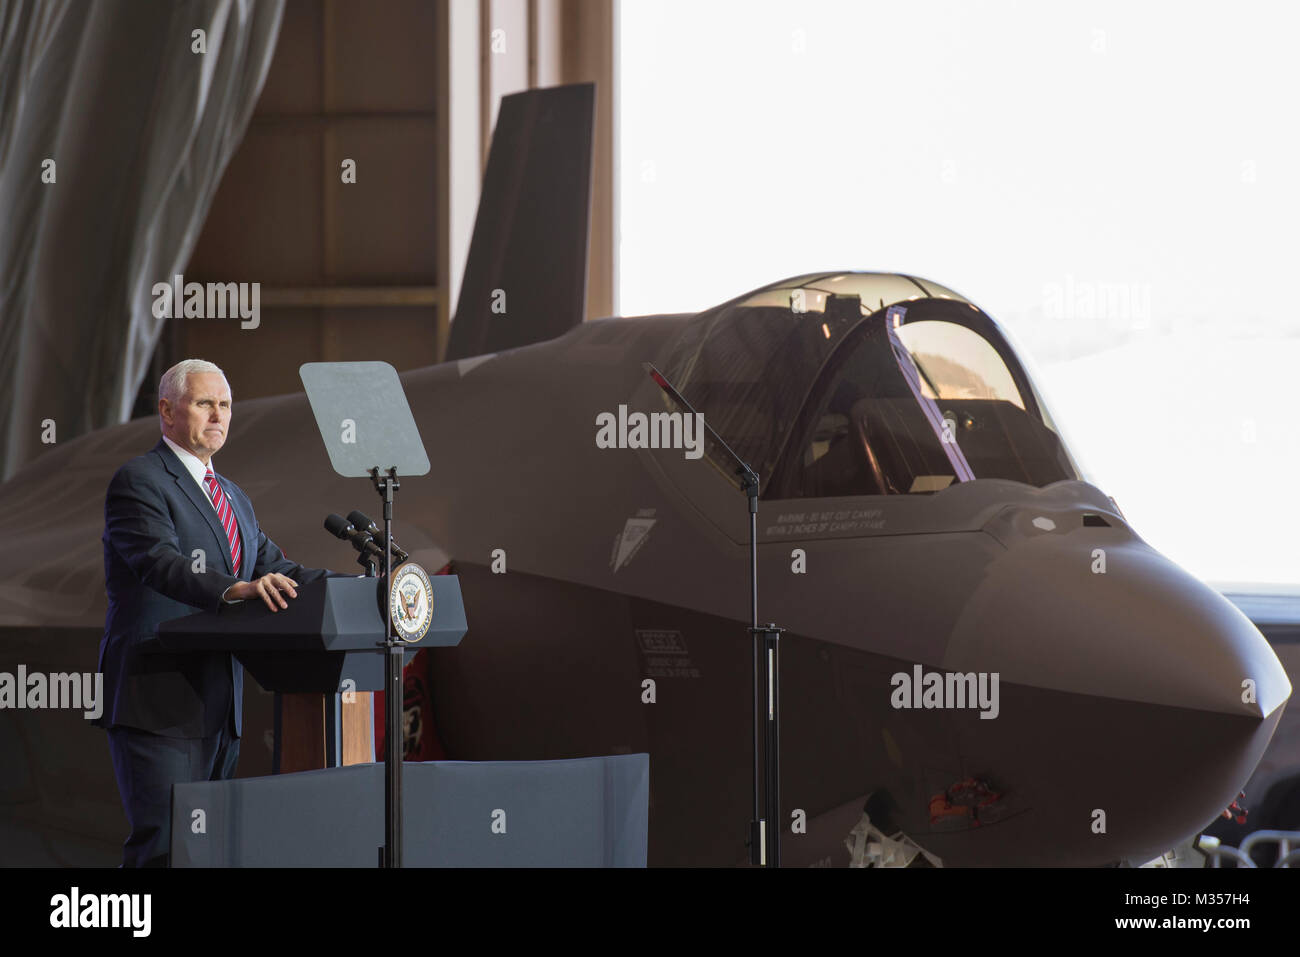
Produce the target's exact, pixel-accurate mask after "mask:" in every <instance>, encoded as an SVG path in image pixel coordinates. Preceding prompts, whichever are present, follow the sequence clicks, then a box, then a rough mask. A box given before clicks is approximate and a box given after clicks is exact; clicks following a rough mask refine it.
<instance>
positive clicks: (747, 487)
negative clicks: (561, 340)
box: [641, 362, 785, 867]
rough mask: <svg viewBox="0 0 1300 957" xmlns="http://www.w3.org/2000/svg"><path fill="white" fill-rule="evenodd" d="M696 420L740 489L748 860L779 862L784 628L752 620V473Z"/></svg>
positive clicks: (671, 392) (659, 378)
mask: <svg viewBox="0 0 1300 957" xmlns="http://www.w3.org/2000/svg"><path fill="white" fill-rule="evenodd" d="M641 367H642V368H643V369H645V370H646V372H648V373H649V374H650V378H651V379H653V380H654V381H655V384H656V385H658V386H659V388H661V389H663V390H664V392H665V393H666V394H667V395H668V397H669V398H670V399H672V401H673V402H675V403H676V404H677V405H679V406H681V407H682V408H684V409H686V411H687V413H689V414H690V415H698V414H699V413H697V412H696V411H695V409H694V407H693V406H692V405H691V404H690V403H689V402H687V401H686V398H685V397H684V396H683V395H682V394H681V393H680V392H678V391H677V389H676V388H674V387H673V385H672V383H670V382H669V381H668V379H667V378H666V377H665V376H664V374H663V373H662V372H660V371H659V370H658V369H656V368H655V367H654V366H653V365H651V364H650V363H648V362H643V363H642V364H641ZM699 421H700V422H702V423H703V424H704V428H705V429H707V430H708V433H709V435H710V437H711V438H712V439H713V441H714V443H715V444H717V446H718V447H719V448H720V449H722V451H723V452H724V453H725V455H726V457H727V458H728V459H730V461H731V464H732V466H733V469H734V473H735V475H736V476H737V477H738V484H739V487H740V490H741V491H742V492H744V493H745V498H746V500H747V502H748V509H749V620H750V625H749V634H750V636H751V641H752V643H753V649H752V650H753V660H752V662H751V676H752V679H753V700H752V705H751V712H750V714H751V717H752V720H753V746H754V764H753V770H754V775H753V777H754V781H753V796H754V813H753V817H752V818H751V819H750V822H749V839H748V841H747V842H746V843H747V844H748V845H749V862H750V864H752V865H754V866H756V867H780V866H781V822H780V815H781V771H780V761H781V734H780V729H781V718H780V714H781V711H780V705H781V696H780V690H781V653H780V640H781V634H782V633H783V632H784V631H785V629H784V628H778V627H777V626H776V625H775V624H773V623H770V622H769V623H768V624H767V625H764V626H762V627H760V626H759V624H758V490H759V484H760V483H759V479H758V473H757V472H755V471H754V470H753V469H752V468H750V467H749V465H748V464H747V463H746V462H745V461H744V460H743V459H741V457H740V456H739V455H737V454H736V453H735V452H733V451H732V450H731V447H730V446H729V445H727V443H726V442H724V441H722V438H721V437H720V436H719V435H718V433H717V432H715V431H713V427H712V426H710V425H709V424H708V422H705V420H704V417H703V416H701V417H700V419H699ZM762 687H766V689H767V708H766V709H765V710H766V716H765V717H764V718H760V717H759V698H760V693H761V692H760V688H762ZM760 723H762V724H763V725H764V730H765V733H764V735H763V771H764V775H763V777H764V782H763V788H762V791H763V808H764V814H763V816H761V817H760V815H759V797H758V795H759V780H758V766H759V745H758V726H759V724H760Z"/></svg>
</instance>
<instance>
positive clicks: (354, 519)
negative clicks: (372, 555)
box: [348, 511, 411, 565]
mask: <svg viewBox="0 0 1300 957" xmlns="http://www.w3.org/2000/svg"><path fill="white" fill-rule="evenodd" d="M348 521H349V522H351V523H352V524H353V525H354V526H355V527H356V528H359V529H361V531H363V532H365V533H366V534H367V535H369V536H370V537H371V538H373V539H374V540H375V545H376V547H377V548H378V549H379V554H381V555H382V554H383V553H384V530H383V529H382V528H380V527H379V526H378V525H376V524H375V523H374V522H372V521H371V520H370V516H369V515H367V514H366V513H365V512H357V511H353V512H348ZM410 557H411V556H410V555H408V554H406V552H404V551H402V549H401V548H400V547H398V544H397V539H393V561H394V562H396V563H397V564H398V565H400V564H401V563H402V562H404V561H406V560H407V559H409V558H410Z"/></svg>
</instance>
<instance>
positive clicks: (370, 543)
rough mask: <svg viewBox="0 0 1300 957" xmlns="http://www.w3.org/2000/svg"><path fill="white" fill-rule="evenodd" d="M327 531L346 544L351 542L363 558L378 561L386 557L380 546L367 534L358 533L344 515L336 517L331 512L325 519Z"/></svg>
mask: <svg viewBox="0 0 1300 957" xmlns="http://www.w3.org/2000/svg"><path fill="white" fill-rule="evenodd" d="M325 531H327V532H329V533H330V534H331V535H333V536H334V537H335V538H341V539H343V540H344V541H346V542H351V543H352V547H353V548H355V549H356V550H357V551H358V552H360V553H361V554H362V556H363V557H365V556H367V555H372V556H375V557H376V560H378V559H382V558H383V557H384V550H383V549H382V548H381V547H380V546H379V543H378V542H376V541H375V540H374V539H373V538H371V536H370V535H369V534H368V533H367V532H362V531H358V530H357V529H356V528H355V527H353V525H352V524H351V523H350V522H349V521H348V520H347V519H346V518H344V517H343V516H342V515H335V514H334V513H333V512H331V513H330V514H329V515H328V516H326V518H325Z"/></svg>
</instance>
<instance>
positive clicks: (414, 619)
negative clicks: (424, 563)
mask: <svg viewBox="0 0 1300 957" xmlns="http://www.w3.org/2000/svg"><path fill="white" fill-rule="evenodd" d="M388 614H389V616H390V617H391V618H392V619H393V631H394V632H395V633H396V635H397V637H398V638H401V639H402V640H403V641H419V640H420V639H421V638H423V637H424V636H425V634H426V633H427V632H428V631H429V625H430V624H432V622H433V584H432V583H431V582H430V581H429V576H428V574H426V573H425V570H424V569H423V568H421V567H420V566H419V565H417V564H416V563H415V562H407V563H405V564H404V565H399V566H398V567H397V568H394V569H393V581H392V584H391V585H390V586H389V589H388Z"/></svg>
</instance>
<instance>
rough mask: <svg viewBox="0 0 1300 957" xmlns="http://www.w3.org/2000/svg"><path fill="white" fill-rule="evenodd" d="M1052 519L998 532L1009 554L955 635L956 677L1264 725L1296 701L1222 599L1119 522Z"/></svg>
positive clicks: (1244, 622) (1268, 653) (1030, 519)
mask: <svg viewBox="0 0 1300 957" xmlns="http://www.w3.org/2000/svg"><path fill="white" fill-rule="evenodd" d="M1036 518H1037V519H1039V521H1037V522H1035V521H1034V519H1036ZM1043 519H1044V516H1038V515H1035V514H1033V513H1032V512H1029V511H1025V512H1022V513H1020V514H1018V515H1016V516H1014V517H1012V518H1009V519H1004V520H1003V521H1004V523H1005V522H1014V524H1015V526H1016V530H1015V531H1019V532H1021V533H1022V534H1020V535H1016V534H1014V532H1012V533H1010V534H1009V532H1008V529H1007V528H1005V527H1004V528H991V529H989V531H990V533H991V534H994V536H995V537H997V538H999V540H1001V541H1003V543H1004V544H1006V545H1008V550H1007V552H1006V553H1005V554H1004V555H1002V556H1001V557H999V558H998V559H997V560H996V561H994V562H993V563H992V565H991V566H990V567H989V572H988V576H987V578H986V579H985V581H984V583H983V584H982V585H981V587H980V588H979V589H978V590H977V591H976V593H975V594H974V595H973V596H972V598H971V600H970V602H969V603H968V605H967V607H966V610H965V611H964V612H963V614H962V617H961V619H960V620H959V624H958V627H957V628H956V629H955V630H954V634H953V639H952V642H951V643H950V645H949V649H948V655H947V656H946V659H947V660H948V662H949V664H950V665H951V666H952V667H953V668H955V669H965V668H967V667H971V668H973V667H974V664H973V663H974V662H975V661H979V662H982V663H983V664H982V666H981V668H980V669H979V670H999V669H1000V671H1001V680H1002V681H1003V682H1012V683H1018V684H1019V683H1023V684H1025V685H1029V686H1032V687H1037V688H1044V689H1051V690H1055V691H1065V692H1073V693H1077V694H1086V695H1098V696H1102V697H1107V698H1120V699H1124V700H1128V701H1134V702H1140V703H1145V704H1153V705H1167V706H1171V707H1180V708H1192V709H1196V710H1201V711H1214V712H1221V713H1223V714H1230V715H1240V716H1243V717H1254V718H1264V717H1266V716H1268V715H1270V714H1272V713H1273V712H1274V711H1275V710H1276V709H1277V708H1279V707H1280V706H1281V705H1283V704H1284V703H1285V702H1286V701H1287V699H1288V698H1289V697H1290V695H1291V683H1290V681H1289V680H1288V679H1287V675H1286V671H1285V670H1284V669H1283V667H1282V664H1281V662H1279V661H1278V659H1277V655H1275V654H1274V653H1273V649H1272V648H1271V647H1270V646H1269V644H1268V641H1267V640H1266V639H1265V638H1264V636H1263V635H1261V634H1260V633H1259V630H1258V629H1257V628H1256V627H1255V626H1254V625H1253V624H1252V623H1251V621H1250V619H1249V618H1247V617H1246V616H1245V615H1244V614H1242V613H1241V611H1240V610H1239V609H1238V608H1237V607H1236V606H1235V605H1233V604H1232V603H1231V602H1229V601H1228V600H1227V599H1226V598H1224V597H1223V596H1222V595H1220V594H1219V593H1218V592H1216V591H1215V590H1214V589H1212V588H1210V587H1209V586H1208V585H1206V584H1204V583H1203V582H1201V581H1199V580H1198V579H1196V578H1194V577H1193V576H1191V575H1190V574H1188V573H1187V572H1185V571H1183V569H1181V568H1179V567H1178V566H1177V565H1175V564H1174V563H1173V562H1171V561H1169V560H1168V559H1167V558H1165V557H1164V556H1163V555H1161V554H1160V553H1159V552H1157V551H1155V550H1154V549H1153V548H1151V547H1150V546H1149V545H1147V544H1146V543H1145V542H1143V541H1142V540H1141V539H1139V538H1137V537H1136V536H1134V535H1133V534H1132V532H1131V531H1129V530H1128V529H1127V528H1125V527H1123V526H1122V525H1120V524H1119V523H1118V521H1117V520H1115V519H1110V520H1111V521H1112V522H1113V523H1114V524H1113V525H1112V527H1108V528H1097V527H1087V526H1084V525H1082V523H1081V522H1080V516H1079V515H1077V514H1076V515H1075V516H1074V517H1073V519H1071V518H1070V517H1068V516H1066V517H1062V516H1059V515H1056V516H1053V517H1052V518H1050V519H1047V520H1043ZM1016 538H1018V539H1019V540H1015V539H1016Z"/></svg>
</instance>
